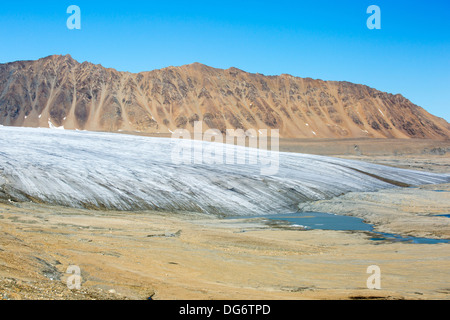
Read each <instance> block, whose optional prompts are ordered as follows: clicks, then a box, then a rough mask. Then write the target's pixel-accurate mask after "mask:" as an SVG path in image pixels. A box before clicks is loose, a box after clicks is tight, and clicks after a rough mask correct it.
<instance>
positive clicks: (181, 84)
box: [0, 56, 450, 139]
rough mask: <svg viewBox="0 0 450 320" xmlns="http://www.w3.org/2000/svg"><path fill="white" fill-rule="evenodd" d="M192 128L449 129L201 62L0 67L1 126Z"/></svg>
mask: <svg viewBox="0 0 450 320" xmlns="http://www.w3.org/2000/svg"><path fill="white" fill-rule="evenodd" d="M195 121H203V123H204V125H203V127H204V129H208V127H209V128H214V129H219V130H221V131H222V132H225V130H226V129H233V128H241V129H244V130H247V129H255V130H258V129H279V130H280V135H281V136H282V137H291V138H292V137H295V138H354V137H373V138H430V139H449V138H450V125H449V123H447V122H446V121H445V120H444V119H441V118H438V117H435V116H433V115H431V114H429V113H428V112H426V111H425V110H424V109H422V108H420V107H418V106H416V105H414V104H413V103H411V102H410V101H409V100H407V99H406V98H404V97H403V96H401V95H392V94H389V93H384V92H380V91H378V90H375V89H372V88H369V87H367V86H363V85H357V84H352V83H349V82H332V81H321V80H313V79H309V78H306V79H303V78H298V77H293V76H290V75H281V76H264V75H261V74H251V73H247V72H244V71H242V70H239V69H235V68H231V69H227V70H222V69H215V68H212V67H208V66H205V65H202V64H199V63H194V64H191V65H185V66H182V67H169V68H165V69H161V70H154V71H150V72H142V73H138V74H132V73H127V72H119V71H116V70H114V69H107V68H104V67H102V66H101V65H94V64H91V63H88V62H84V63H79V62H77V61H75V60H74V59H72V58H71V57H70V56H50V57H46V58H43V59H40V60H37V61H19V62H12V63H7V64H2V65H0V124H2V125H6V126H25V127H60V128H61V127H64V128H65V129H80V130H92V131H112V132H114V131H140V132H146V133H169V132H171V131H173V130H175V129H176V128H186V129H188V130H193V124H194V122H195Z"/></svg>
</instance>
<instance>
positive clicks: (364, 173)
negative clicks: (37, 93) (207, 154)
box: [0, 127, 450, 215]
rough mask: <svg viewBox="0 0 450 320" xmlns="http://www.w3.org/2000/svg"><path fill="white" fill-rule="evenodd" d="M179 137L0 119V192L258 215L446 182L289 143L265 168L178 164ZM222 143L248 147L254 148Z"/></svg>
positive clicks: (100, 204)
mask: <svg viewBox="0 0 450 320" xmlns="http://www.w3.org/2000/svg"><path fill="white" fill-rule="evenodd" d="M179 143H180V140H172V139H164V138H149V137H140V136H132V135H122V134H112V133H93V132H82V131H60V130H49V129H29V128H11V127H0V198H3V199H5V200H8V199H13V200H15V201H38V202H43V203H48V204H55V205H63V206H69V207H86V208H99V209H113V210H146V209H153V210H164V211H176V212H181V211H191V212H204V213H211V214H221V215H261V214H273V213H283V212H292V211H296V208H297V205H298V203H300V202H303V201H312V200H319V199H327V198H330V197H333V196H337V195H341V194H344V193H347V192H352V191H376V190H379V189H382V188H394V187H396V186H398V185H421V184H437V183H446V182H450V175H446V174H434V173H427V172H418V171H412V170H404V169H397V168H392V167H386V166H380V165H374V164H369V163H364V162H360V161H351V160H343V159H336V158H330V157H323V156H314V155H305V154H293V153H276V155H277V157H278V159H279V169H278V173H277V174H276V175H273V176H263V175H261V174H260V172H261V170H260V169H261V164H239V165H238V164H228V165H227V164H214V163H213V164H206V163H200V164H198V163H197V164H194V163H181V164H177V163H174V161H173V159H172V158H171V150H173V149H174V148H176V147H177V144H179ZM192 145H193V148H194V153H195V150H197V151H198V150H199V148H208V147H211V143H208V142H201V141H197V142H192ZM216 146H217V145H215V147H216ZM224 148H226V150H227V151H228V152H230V151H232V152H236V154H238V155H242V154H247V157H248V155H249V154H251V153H252V152H257V151H255V150H256V149H248V148H242V147H237V146H231V145H224ZM200 150H201V149H200Z"/></svg>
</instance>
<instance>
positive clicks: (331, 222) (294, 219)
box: [235, 212, 450, 244]
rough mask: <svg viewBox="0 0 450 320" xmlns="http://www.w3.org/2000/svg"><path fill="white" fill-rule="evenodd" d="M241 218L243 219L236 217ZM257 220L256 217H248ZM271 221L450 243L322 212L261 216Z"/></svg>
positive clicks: (378, 237)
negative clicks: (379, 228) (380, 228)
mask: <svg viewBox="0 0 450 320" xmlns="http://www.w3.org/2000/svg"><path fill="white" fill-rule="evenodd" d="M235 218H240V219H242V217H235ZM246 218H255V217H246ZM259 218H265V219H267V220H269V221H285V222H288V223H289V224H290V225H291V226H296V227H303V228H305V229H321V230H341V231H365V232H370V233H371V234H372V238H371V240H373V241H395V242H408V243H420V244H435V243H450V240H444V239H429V238H417V237H403V236H400V235H396V234H390V233H383V232H376V231H374V228H373V226H372V225H371V224H368V223H365V222H364V220H363V219H360V218H356V217H350V216H341V215H335V214H330V213H321V212H304V213H292V214H284V215H283V214H275V215H268V216H259Z"/></svg>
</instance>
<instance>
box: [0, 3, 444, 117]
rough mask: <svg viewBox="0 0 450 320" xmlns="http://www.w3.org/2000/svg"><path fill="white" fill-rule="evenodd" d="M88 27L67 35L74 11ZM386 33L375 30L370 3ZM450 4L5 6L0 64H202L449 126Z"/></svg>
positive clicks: (1, 7) (124, 67) (143, 67)
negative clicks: (403, 102)
mask: <svg viewBox="0 0 450 320" xmlns="http://www.w3.org/2000/svg"><path fill="white" fill-rule="evenodd" d="M72 4H74V5H78V6H79V7H80V8H81V18H82V29H81V30H68V29H67V27H66V20H67V18H68V17H69V15H68V14H67V13H66V10H67V7H68V6H69V5H72ZM373 4H375V5H378V6H379V7H380V8H381V11H382V13H381V15H382V16H381V18H382V29H381V30H369V29H368V28H367V27H366V20H367V18H368V17H369V15H368V14H367V13H366V10H367V7H369V6H370V5H373ZM449 13H450V1H448V0H428V1H424V0H421V1H416V0H408V1H404V0H386V1H385V0H371V1H366V0H358V1H357V0H340V1H335V0H333V1H331V0H330V1H325V0H316V1H302V0H296V1H286V0H277V1H262V0H259V1H253V0H250V1H248V0H241V1H234V0H231V1H195V0H192V1H178V0H172V1H152V0H149V1H132V0H128V1H120V2H119V1H78V0H72V1H2V3H1V4H0V39H1V41H0V63H3V62H10V61H16V60H30V59H33V60H34V59H38V58H42V57H44V56H48V55H52V54H71V55H72V57H73V58H75V59H77V60H78V61H80V62H82V61H90V62H93V63H100V64H102V65H103V66H106V67H111V68H115V69H118V70H121V71H130V72H139V71H148V70H153V69H159V68H163V67H167V66H179V65H183V64H189V63H192V62H201V63H204V64H207V65H210V66H213V67H217V68H229V67H232V66H233V67H237V68H240V69H243V70H245V71H248V72H255V73H256V72H259V73H263V74H266V75H278V74H282V73H289V74H292V75H294V76H300V77H311V78H315V79H323V80H345V81H351V82H355V83H361V84H366V85H369V86H371V87H374V88H377V89H379V90H382V91H387V92H390V93H401V94H403V95H404V96H405V97H407V98H408V99H410V100H411V101H412V102H414V103H416V104H418V105H419V106H422V107H424V108H425V109H426V110H428V111H429V112H431V113H433V114H435V115H437V116H440V117H443V118H445V119H446V120H447V121H450V19H449Z"/></svg>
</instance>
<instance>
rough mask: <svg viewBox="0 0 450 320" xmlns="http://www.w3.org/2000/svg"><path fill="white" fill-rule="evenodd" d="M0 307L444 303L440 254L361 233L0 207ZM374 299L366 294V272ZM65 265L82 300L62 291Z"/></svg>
mask: <svg viewBox="0 0 450 320" xmlns="http://www.w3.org/2000/svg"><path fill="white" fill-rule="evenodd" d="M0 212H1V217H2V218H1V228H2V233H1V247H0V276H1V278H2V280H1V286H0V296H1V297H3V298H5V299H21V298H22V299H40V298H43V299H84V298H86V299H111V298H114V299H146V298H148V297H150V296H152V297H153V299H258V300H259V299H352V298H358V297H359V298H361V297H366V298H369V297H379V298H385V299H400V298H406V299H447V298H448V294H449V293H450V283H449V281H448V279H449V277H450V268H449V267H450V257H449V245H447V244H437V245H411V244H403V243H383V244H377V243H375V242H373V241H370V240H369V236H368V235H366V234H365V233H348V232H337V231H320V230H315V231H300V230H286V229H280V228H275V227H269V226H266V225H264V224H262V223H261V221H260V220H258V219H257V220H248V221H245V220H225V221H224V220H218V219H214V218H211V217H205V216H199V215H196V216H177V217H175V216H173V215H170V214H168V215H164V214H157V213H154V212H146V213H140V214H132V213H127V214H124V213H119V212H91V211H86V210H71V209H70V210H69V209H66V208H58V207H45V206H39V205H33V204H21V205H19V204H11V205H2V206H1V207H0ZM373 264H376V265H378V266H380V268H381V270H382V290H375V291H372V290H368V289H367V288H366V280H367V277H368V274H366V269H367V267H368V266H370V265H373ZM69 265H78V266H79V267H80V268H81V270H82V278H83V283H82V291H70V290H69V289H67V288H66V287H65V282H64V281H65V280H66V278H67V275H65V274H64V273H65V271H66V269H67V267H68V266H69Z"/></svg>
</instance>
